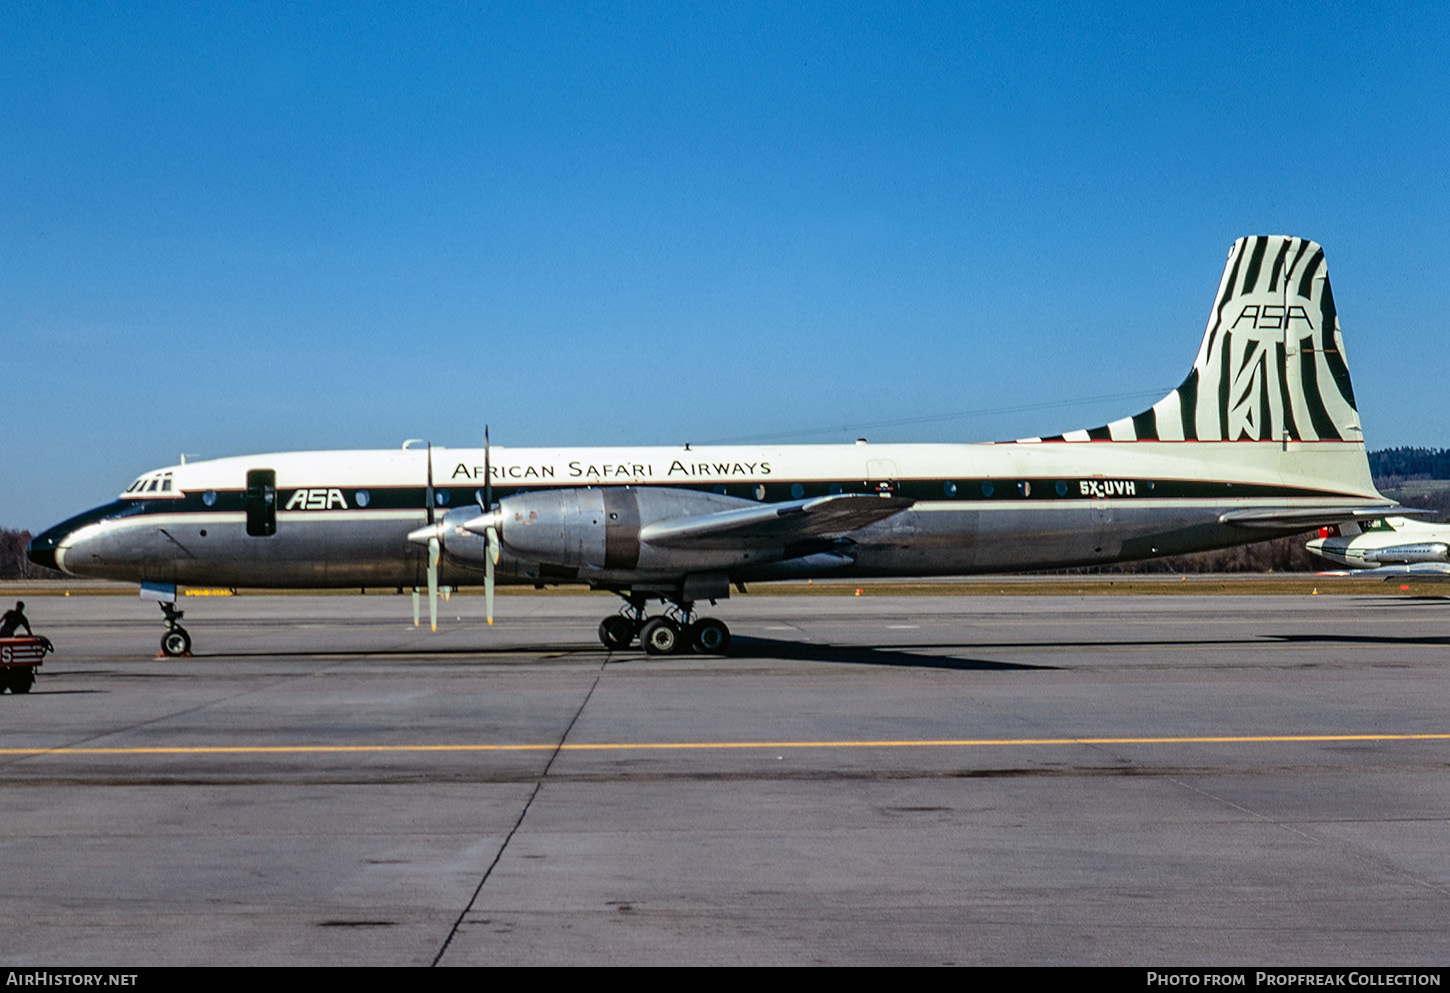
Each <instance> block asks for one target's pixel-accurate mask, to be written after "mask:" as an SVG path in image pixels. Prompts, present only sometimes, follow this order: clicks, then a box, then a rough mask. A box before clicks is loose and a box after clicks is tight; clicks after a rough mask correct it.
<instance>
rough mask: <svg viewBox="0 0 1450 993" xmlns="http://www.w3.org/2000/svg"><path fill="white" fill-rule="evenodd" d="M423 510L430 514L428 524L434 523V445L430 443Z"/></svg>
mask: <svg viewBox="0 0 1450 993" xmlns="http://www.w3.org/2000/svg"><path fill="white" fill-rule="evenodd" d="M423 502H424V503H425V504H426V505H427V506H425V507H424V508H423V509H424V510H426V511H427V512H428V523H429V524H432V523H433V443H432V442H431V441H430V442H428V486H427V488H426V489H425V490H424V491H423Z"/></svg>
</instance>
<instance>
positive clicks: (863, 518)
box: [639, 493, 915, 548]
mask: <svg viewBox="0 0 1450 993" xmlns="http://www.w3.org/2000/svg"><path fill="white" fill-rule="evenodd" d="M914 502H915V501H913V500H908V499H905V498H902V497H881V496H876V495H874V494H869V493H840V494H836V495H834V496H822V497H809V498H807V499H804V500H792V501H790V502H789V503H770V504H761V505H760V506H758V507H743V508H741V509H740V510H723V511H720V512H718V513H714V514H700V515H698V516H695V517H676V518H672V519H670V520H666V521H656V522H655V523H653V524H647V525H645V526H644V527H642V528H640V531H639V540H640V541H641V542H645V543H648V544H651V545H655V546H657V547H664V548H779V547H780V546H782V545H789V544H791V543H793V542H797V541H802V540H804V539H807V538H837V537H841V536H844V535H846V534H849V533H850V532H852V531H855V530H856V529H858V528H863V527H866V526H867V525H868V524H875V523H876V522H877V521H883V520H885V519H886V518H888V517H891V516H892V515H893V514H899V513H900V512H901V511H903V510H905V509H906V508H908V507H910V506H911V505H912V504H913V503H914Z"/></svg>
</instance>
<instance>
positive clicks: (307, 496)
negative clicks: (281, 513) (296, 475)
mask: <svg viewBox="0 0 1450 993" xmlns="http://www.w3.org/2000/svg"><path fill="white" fill-rule="evenodd" d="M334 507H340V508H341V509H343V510H347V509H348V506H347V499H346V498H345V497H344V496H343V495H342V490H339V489H336V488H333V489H326V488H321V487H319V488H316V489H310V490H298V491H297V492H296V493H293V494H292V499H290V500H288V501H287V506H285V507H283V508H282V509H283V510H332V509H333V508H334Z"/></svg>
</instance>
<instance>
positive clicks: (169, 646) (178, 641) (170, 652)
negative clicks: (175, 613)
mask: <svg viewBox="0 0 1450 993" xmlns="http://www.w3.org/2000/svg"><path fill="white" fill-rule="evenodd" d="M161 654H163V655H165V656H167V657H168V658H173V659H178V658H181V656H183V655H190V654H191V635H189V634H187V633H186V628H172V629H171V630H170V631H167V632H166V633H165V634H163V635H162V636H161Z"/></svg>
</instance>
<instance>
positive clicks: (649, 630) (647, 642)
mask: <svg viewBox="0 0 1450 993" xmlns="http://www.w3.org/2000/svg"><path fill="white" fill-rule="evenodd" d="M639 643H640V645H642V646H643V647H644V650H645V654H647V655H671V654H673V653H675V652H678V651H679V650H680V649H681V648H682V647H683V646H684V643H685V640H684V639H683V638H681V637H680V626H679V625H678V624H676V623H675V622H674V621H672V620H670V619H669V618H668V617H653V618H650V620H648V621H646V622H645V625H644V627H643V628H642V629H641V630H640V632H639Z"/></svg>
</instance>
